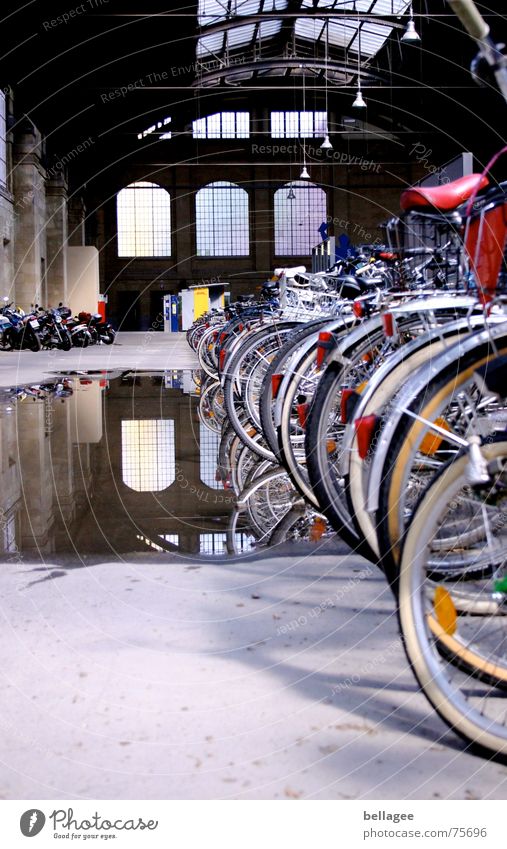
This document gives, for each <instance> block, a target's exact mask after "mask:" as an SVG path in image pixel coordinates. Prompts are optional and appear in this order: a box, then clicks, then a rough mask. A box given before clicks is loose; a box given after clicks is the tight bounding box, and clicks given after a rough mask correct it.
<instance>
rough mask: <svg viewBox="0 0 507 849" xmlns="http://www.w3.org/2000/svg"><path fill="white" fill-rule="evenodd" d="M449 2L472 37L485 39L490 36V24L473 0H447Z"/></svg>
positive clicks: (479, 39)
mask: <svg viewBox="0 0 507 849" xmlns="http://www.w3.org/2000/svg"><path fill="white" fill-rule="evenodd" d="M447 2H448V3H449V5H450V6H451V8H452V10H453V12H454V13H455V14H456V15H457V16H458V18H459V19H460V21H461V23H462V24H463V26H464V27H465V29H466V30H467V32H468V33H469V34H470V35H471V36H472V38H475V39H476V41H483V40H484V39H485V38H487V37H488V35H489V26H488V24H487V23H486V21H485V20H484V18H483V17H482V15H481V13H480V12H479V10H478V8H477V6H476V5H475V3H474V2H473V0H447Z"/></svg>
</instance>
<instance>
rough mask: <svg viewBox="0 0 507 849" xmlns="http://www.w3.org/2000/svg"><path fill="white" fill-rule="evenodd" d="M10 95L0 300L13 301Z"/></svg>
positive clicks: (0, 223)
mask: <svg viewBox="0 0 507 849" xmlns="http://www.w3.org/2000/svg"><path fill="white" fill-rule="evenodd" d="M12 109H13V100H12V93H11V92H10V91H9V90H8V89H7V90H6V94H5V118H6V149H5V159H6V162H5V164H6V175H5V176H6V180H5V183H2V182H1V181H0V299H1V298H4V297H7V298H9V300H14V292H13V291H12V289H13V286H12V281H13V279H14V198H13V196H12V176H11V170H12V133H11V132H10V130H9V126H10V124H11V118H12Z"/></svg>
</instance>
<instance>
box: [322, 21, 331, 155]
mask: <svg viewBox="0 0 507 849" xmlns="http://www.w3.org/2000/svg"><path fill="white" fill-rule="evenodd" d="M328 59H329V20H328V21H327V23H326V62H325V71H324V79H325V90H326V130H327V132H326V136H325V138H324V141H323V142H322V144H321V146H320V149H321V150H333V145H332V144H331V140H330V138H329V98H328V91H327V74H328Z"/></svg>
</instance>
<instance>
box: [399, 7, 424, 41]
mask: <svg viewBox="0 0 507 849" xmlns="http://www.w3.org/2000/svg"><path fill="white" fill-rule="evenodd" d="M409 14H410V17H409V19H408V22H407V26H406V29H405V32H404V33H403V35H402V36H401V40H402V41H403V42H404V43H405V44H415V43H416V42H417V41H420V40H421V37H420V35H419V33H418V32H417V30H416V28H415V23H414V13H413V11H412V6H411V7H410V12H409Z"/></svg>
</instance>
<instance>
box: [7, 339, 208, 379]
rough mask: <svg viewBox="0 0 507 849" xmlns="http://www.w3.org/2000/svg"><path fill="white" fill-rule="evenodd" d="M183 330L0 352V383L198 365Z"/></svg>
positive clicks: (194, 366) (195, 366) (182, 367)
mask: <svg viewBox="0 0 507 849" xmlns="http://www.w3.org/2000/svg"><path fill="white" fill-rule="evenodd" d="M198 365H199V363H198V360H197V357H196V356H195V354H194V353H193V351H192V350H191V349H190V347H189V346H188V344H187V342H186V338H185V334H184V333H149V332H147V333H119V334H118V335H117V337H116V342H115V344H114V345H93V346H91V347H90V348H83V349H81V348H72V349H71V350H70V351H57V350H52V351H38V352H37V353H33V352H32V351H0V386H12V385H14V384H19V385H22V384H24V383H29V382H33V381H38V380H41V378H42V377H43V376H44V377H46V376H48V375H51V374H52V373H54V372H60V371H66V370H83V371H86V370H98V371H102V370H109V371H116V370H120V371H126V370H127V369H137V370H139V371H150V370H161V371H165V370H171V369H185V368H190V369H191V368H197V367H198Z"/></svg>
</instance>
